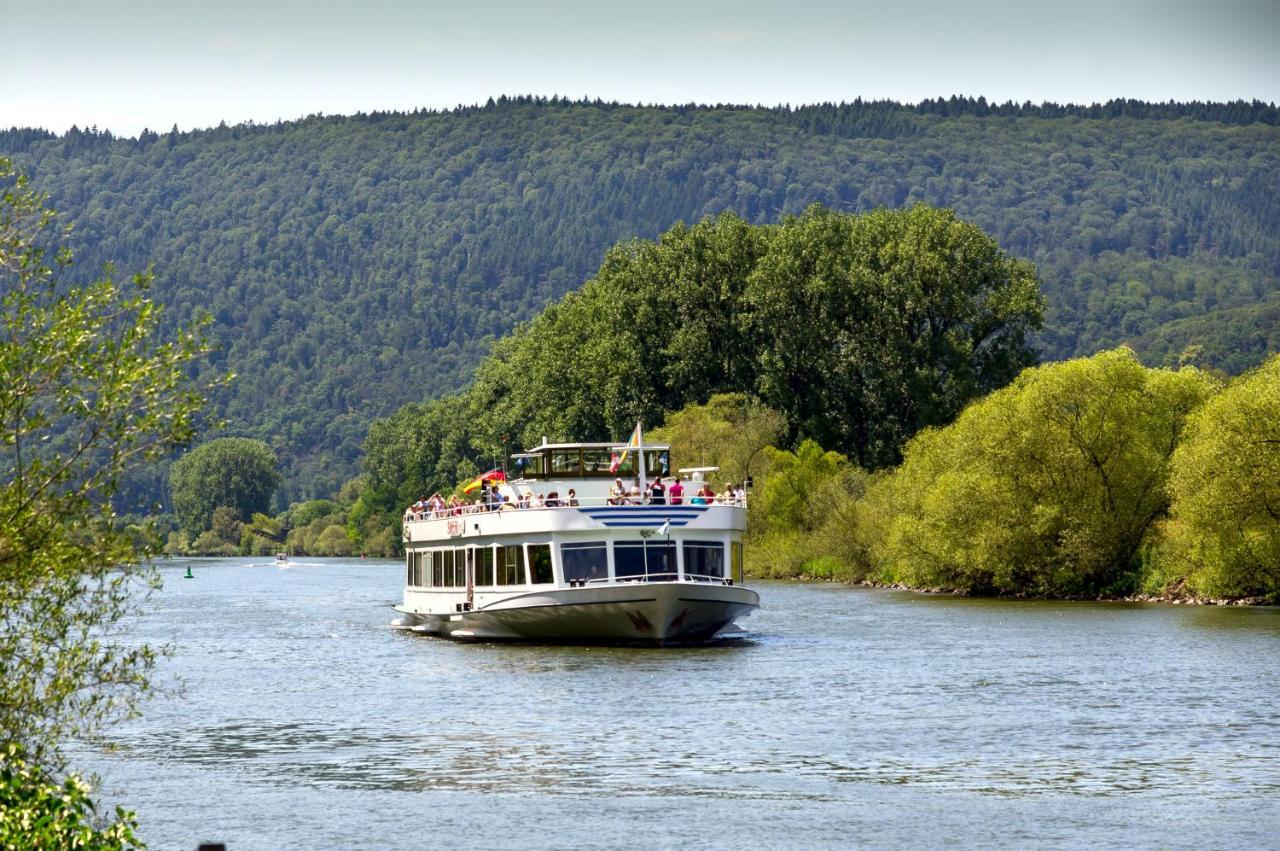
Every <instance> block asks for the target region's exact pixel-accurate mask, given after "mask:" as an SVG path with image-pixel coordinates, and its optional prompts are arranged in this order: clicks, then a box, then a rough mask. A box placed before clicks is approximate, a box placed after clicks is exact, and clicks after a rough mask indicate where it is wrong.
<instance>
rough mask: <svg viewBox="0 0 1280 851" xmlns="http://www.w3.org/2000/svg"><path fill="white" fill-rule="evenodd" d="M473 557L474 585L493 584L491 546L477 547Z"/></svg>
mask: <svg viewBox="0 0 1280 851" xmlns="http://www.w3.org/2000/svg"><path fill="white" fill-rule="evenodd" d="M475 559H476V567H475V570H476V585H477V586H482V585H483V586H488V585H493V584H494V582H493V547H477V548H476V550H475Z"/></svg>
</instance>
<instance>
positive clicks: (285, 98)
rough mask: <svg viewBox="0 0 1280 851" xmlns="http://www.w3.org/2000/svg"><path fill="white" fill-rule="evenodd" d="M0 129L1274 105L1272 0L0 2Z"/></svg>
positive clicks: (1279, 95)
mask: <svg viewBox="0 0 1280 851" xmlns="http://www.w3.org/2000/svg"><path fill="white" fill-rule="evenodd" d="M0 38H2V43H3V49H4V55H5V73H4V83H3V88H2V89H0V127H11V126H15V125H16V126H36V127H45V128H48V129H51V130H55V131H58V132H63V131H65V130H66V129H67V128H68V127H70V126H71V125H72V124H76V125H79V126H80V127H88V126H92V125H96V126H97V127H98V128H99V129H110V130H111V131H112V132H115V133H117V134H121V135H135V134H137V133H138V131H140V130H141V129H142V128H144V127H150V128H151V129H153V130H162V131H163V130H167V129H169V127H171V126H173V125H174V124H177V125H178V127H179V128H181V129H184V130H186V129H192V128H198V127H210V126H215V125H217V124H218V122H220V121H226V122H227V123H228V124H237V123H240V122H243V121H247V120H250V119H251V120H253V121H256V122H259V123H261V122H273V121H275V120H276V119H285V120H289V119H293V118H298V117H300V116H304V115H307V114H312V113H317V112H323V113H325V114H348V113H352V112H359V111H364V112H368V111H371V110H386V109H394V110H411V109H415V108H417V107H452V106H455V105H458V104H472V103H483V102H484V101H485V100H486V99H488V98H489V97H490V96H494V97H496V96H498V95H501V94H509V95H515V94H538V95H548V96H549V95H555V94H559V95H567V96H570V97H575V98H576V97H581V96H584V95H586V96H590V97H601V98H604V99H606V100H620V101H625V102H630V103H637V102H642V103H688V102H690V101H696V102H700V103H722V102H723V103H750V104H754V103H763V104H777V103H793V104H796V103H813V102H818V101H840V100H852V99H854V98H855V97H859V96H860V97H862V98H864V99H874V98H892V99H896V100H902V101H909V102H915V101H918V100H920V99H922V98H926V97H937V96H948V95H951V94H965V95H971V96H974V97H976V96H978V95H984V96H985V97H986V98H987V99H988V100H995V101H1001V102H1003V101H1005V100H1008V99H1012V100H1015V101H1019V102H1021V101H1026V100H1030V101H1033V102H1036V103H1039V102H1041V101H1046V100H1050V101H1057V102H1060V103H1062V102H1068V101H1070V102H1076V103H1091V102H1095V101H1105V100H1109V99H1111V98H1114V97H1134V98H1140V99H1144V100H1158V101H1163V100H1170V99H1173V100H1179V101H1187V100H1215V101H1221V100H1235V99H1238V98H1243V99H1246V100H1249V99H1254V98H1257V99H1259V100H1263V101H1267V102H1280V0H1216V2H1210V0H1196V2H1192V0H1060V2H1052V3H1050V2H1041V0H967V2H966V1H965V0H882V2H877V3H868V2H862V0H851V2H837V1H836V0H790V2H761V0H733V2H721V0H714V2H698V0H683V2H671V0H653V2H649V3H642V2H627V3H610V2H594V3H586V2H565V1H564V0H562V1H561V2H538V0H523V1H522V0H491V2H484V0H475V2H469V3H456V2H455V3H438V2H429V0H428V1H427V2H410V0H362V2H335V0H313V2H296V1H295V0H288V1H287V2H276V0H256V2H247V0H203V2H187V0H165V1H164V2H161V1H160V0H114V2H113V0H42V1H41V2H35V0H0Z"/></svg>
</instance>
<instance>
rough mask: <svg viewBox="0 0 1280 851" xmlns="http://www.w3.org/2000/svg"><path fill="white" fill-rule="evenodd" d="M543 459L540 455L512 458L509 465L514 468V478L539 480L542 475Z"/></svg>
mask: <svg viewBox="0 0 1280 851" xmlns="http://www.w3.org/2000/svg"><path fill="white" fill-rule="evenodd" d="M543 460H544V459H543V457H542V456H541V455H521V456H519V457H518V458H512V459H511V463H512V466H513V467H514V468H515V478H517V479H540V478H542V476H543V474H544V470H543V468H542V467H543Z"/></svg>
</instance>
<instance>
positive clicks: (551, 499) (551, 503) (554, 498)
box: [546, 491, 560, 508]
mask: <svg viewBox="0 0 1280 851" xmlns="http://www.w3.org/2000/svg"><path fill="white" fill-rule="evenodd" d="M546 505H547V508H559V507H560V491H552V492H551V493H549V494H547V500H546Z"/></svg>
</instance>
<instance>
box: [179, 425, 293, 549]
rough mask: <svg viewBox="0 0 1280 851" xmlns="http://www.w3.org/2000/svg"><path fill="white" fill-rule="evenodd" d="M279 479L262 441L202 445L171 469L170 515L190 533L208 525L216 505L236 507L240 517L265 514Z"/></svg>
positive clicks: (233, 440)
mask: <svg viewBox="0 0 1280 851" xmlns="http://www.w3.org/2000/svg"><path fill="white" fill-rule="evenodd" d="M279 483H280V473H279V471H278V469H277V466H276V456H275V453H274V452H272V451H271V448H270V447H269V446H267V445H266V444H265V443H263V442H262V441H259V440H251V439H249V438H244V437H222V438H218V439H217V440H211V441H209V442H208V443H204V444H201V445H200V446H197V447H196V448H195V449H192V450H191V451H190V452H188V453H187V454H186V455H184V456H182V457H181V458H179V459H178V460H177V461H175V462H174V463H173V466H172V467H171V468H170V471H169V487H170V489H171V490H172V492H173V511H174V514H176V515H177V517H178V523H179V524H180V525H181V526H182V528H183V529H184V530H186V531H187V532H190V533H191V534H193V535H194V534H199V533H200V532H202V531H204V530H205V529H208V528H209V526H210V524H211V523H212V521H213V513H214V511H215V510H216V509H217V508H218V507H219V506H226V507H228V508H232V509H234V510H235V515H236V517H237V518H239V519H247V518H249V517H251V516H252V515H253V513H254V512H255V511H260V512H266V511H267V510H268V509H269V508H270V506H271V496H272V494H274V493H275V490H276V486H277V485H278V484H279Z"/></svg>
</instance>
